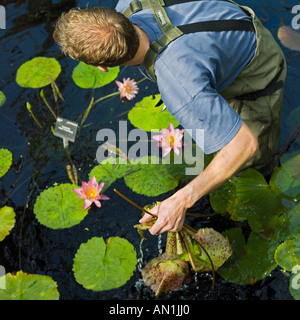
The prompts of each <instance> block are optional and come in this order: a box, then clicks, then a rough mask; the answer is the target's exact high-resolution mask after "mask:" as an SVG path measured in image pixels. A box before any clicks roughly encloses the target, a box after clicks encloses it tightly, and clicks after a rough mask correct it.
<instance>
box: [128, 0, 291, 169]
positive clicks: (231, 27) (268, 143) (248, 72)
mask: <svg viewBox="0 0 300 320" xmlns="http://www.w3.org/2000/svg"><path fill="white" fill-rule="evenodd" d="M189 1H190V0H140V1H138V0H134V1H132V2H131V4H130V6H129V7H128V8H127V9H126V10H125V11H124V13H123V14H124V15H125V16H126V17H127V18H128V17H130V16H131V15H132V14H134V13H136V12H139V11H140V10H143V9H146V8H151V10H152V13H153V15H154V17H155V20H156V22H157V23H158V26H159V27H160V29H161V31H162V36H161V37H160V38H159V39H157V40H154V41H152V42H151V44H150V48H149V50H148V52H147V54H146V56H145V60H144V64H145V66H146V68H147V70H148V72H149V74H150V75H151V77H152V78H153V79H154V80H156V77H155V71H154V65H155V59H156V57H157V56H158V55H159V54H160V53H161V52H162V51H163V50H164V49H166V47H167V46H168V44H169V43H170V42H172V41H174V40H176V39H177V38H178V37H180V36H182V35H183V34H187V33H194V32H208V31H213V32H218V31H255V32H256V41H257V48H256V51H255V54H254V57H253V58H252V60H251V61H250V62H249V63H248V65H247V66H246V67H245V68H244V69H243V70H242V72H241V73H240V74H239V75H238V77H237V78H236V79H235V80H234V81H233V83H231V84H230V85H229V86H228V87H226V88H225V89H224V90H222V91H221V92H219V93H220V94H221V95H222V96H223V97H224V99H225V100H226V101H227V102H228V103H229V104H230V106H231V107H232V108H233V109H234V110H235V111H236V112H237V113H238V114H239V115H240V116H241V117H242V119H243V120H244V122H245V123H246V124H247V126H248V127H249V128H250V130H251V131H252V133H253V134H254V135H255V137H256V138H257V140H258V143H259V147H260V149H259V152H258V154H257V155H256V156H255V158H254V159H252V160H251V161H250V162H248V163H247V164H245V166H244V168H246V167H250V166H251V167H253V168H255V169H258V170H261V171H262V172H263V173H265V174H268V173H269V172H268V171H269V170H270V167H271V164H272V162H273V157H274V156H275V155H276V153H278V151H279V145H280V126H281V109H282V100H283V86H284V80H285V77H286V63H285V58H284V55H283V53H282V51H281V49H280V47H279V46H278V44H277V43H276V41H275V40H274V38H273V36H272V34H271V33H270V32H269V31H268V30H267V29H266V28H265V27H264V26H263V25H262V24H261V22H260V21H259V19H258V18H257V17H256V15H255V13H254V12H253V10H252V9H250V8H248V7H246V6H241V5H239V4H237V3H235V2H233V1H231V0H222V1H227V2H231V3H234V4H235V5H237V6H239V7H240V8H241V9H242V10H243V11H244V12H245V13H247V14H248V15H249V16H251V17H252V22H251V21H246V20H218V21H204V22H199V23H192V24H187V25H183V26H176V27H173V26H172V23H171V21H170V20H169V18H168V16H167V14H166V12H165V10H164V7H165V6H171V5H174V4H180V3H183V2H189ZM199 1H201V0H199Z"/></svg>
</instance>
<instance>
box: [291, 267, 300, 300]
mask: <svg viewBox="0 0 300 320" xmlns="http://www.w3.org/2000/svg"><path fill="white" fill-rule="evenodd" d="M299 289H300V266H297V267H296V268H295V272H294V274H293V275H292V276H291V278H290V286H289V290H290V293H291V295H292V296H293V298H294V299H295V300H300V290H299Z"/></svg>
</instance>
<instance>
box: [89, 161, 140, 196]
mask: <svg viewBox="0 0 300 320" xmlns="http://www.w3.org/2000/svg"><path fill="white" fill-rule="evenodd" d="M114 162H115V163H114ZM133 170H134V167H133V165H132V164H131V163H130V162H127V161H126V160H125V159H123V158H118V157H117V158H108V159H106V160H103V161H102V162H101V164H99V165H98V166H96V167H94V168H93V169H92V170H91V172H90V174H89V178H90V179H91V178H92V177H93V176H95V177H96V180H97V181H98V182H100V181H101V182H104V187H103V191H104V190H106V189H107V188H108V187H109V186H110V185H111V184H112V183H113V182H115V181H116V180H117V179H119V178H122V177H124V176H125V175H126V174H128V173H130V172H132V171H133Z"/></svg>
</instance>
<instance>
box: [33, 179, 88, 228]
mask: <svg viewBox="0 0 300 320" xmlns="http://www.w3.org/2000/svg"><path fill="white" fill-rule="evenodd" d="M74 188H78V186H76V185H74V184H68V183H65V184H60V185H57V186H54V187H51V188H49V189H46V190H44V191H43V192H42V193H41V194H40V195H39V196H38V198H37V200H36V203H35V205H34V213H35V215H36V218H37V219H38V221H39V222H40V223H41V224H43V225H45V226H47V227H49V228H52V229H61V228H70V227H72V226H74V225H76V224H78V223H80V222H81V221H82V220H83V219H84V217H85V216H86V215H87V213H88V210H84V209H83V202H84V200H83V199H80V198H78V197H77V196H76V193H75V192H74V191H73V189H74Z"/></svg>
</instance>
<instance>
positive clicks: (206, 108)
mask: <svg viewBox="0 0 300 320" xmlns="http://www.w3.org/2000/svg"><path fill="white" fill-rule="evenodd" d="M130 2H131V0H120V1H119V2H118V4H117V6H116V10H117V11H119V12H123V11H124V10H125V9H126V8H127V7H128V6H129V4H130ZM165 10H166V13H167V15H168V17H169V19H170V21H171V23H172V25H173V26H179V25H184V24H189V23H193V22H200V21H209V20H225V19H226V20H227V19H244V20H250V19H251V18H250V17H249V16H247V15H246V14H245V13H244V12H243V10H241V9H240V8H239V7H238V6H236V5H234V4H232V3H229V2H225V1H215V0H206V1H193V2H187V3H183V4H177V5H173V6H170V7H166V8H165ZM129 19H130V21H131V22H133V23H135V24H136V25H138V26H139V27H140V28H141V29H143V30H144V31H145V32H146V34H147V36H148V38H149V41H150V42H151V41H153V40H156V39H157V38H159V37H160V36H161V31H160V28H159V26H158V24H157V22H156V20H155V18H154V16H153V14H152V11H151V9H144V10H142V11H140V12H137V13H135V14H134V15H132V16H131V17H130V18H129ZM255 50H256V36H255V32H252V31H222V32H198V33H192V34H184V35H182V36H181V37H180V38H178V39H176V40H175V41H173V42H172V43H170V44H169V45H168V47H167V48H166V49H165V50H164V51H163V52H162V53H161V54H159V56H158V57H157V59H156V62H155V74H156V77H157V84H158V88H159V91H160V94H161V98H162V100H163V102H164V103H165V105H166V106H167V109H168V111H169V112H170V113H171V114H173V115H174V116H175V117H176V119H177V120H178V121H179V123H180V124H181V125H182V127H183V128H186V129H191V130H192V133H193V138H194V139H195V138H196V129H204V150H203V151H204V153H206V154H210V153H213V152H216V151H218V150H220V149H222V148H223V147H224V146H226V145H227V144H228V143H229V142H230V141H231V140H232V139H233V138H234V136H235V135H236V134H237V132H238V131H239V129H240V127H241V125H242V122H243V120H242V118H241V117H240V116H239V115H238V114H237V113H236V112H235V111H234V110H233V109H232V108H231V106H230V105H229V104H228V103H227V102H226V100H225V99H224V98H223V97H222V96H221V95H220V94H218V92H219V91H221V90H222V89H224V88H225V87H227V86H228V85H229V84H231V83H232V82H233V80H234V79H235V78H236V77H237V76H238V74H239V73H240V72H241V71H242V69H243V68H244V67H245V66H246V65H247V64H248V63H249V61H250V60H251V58H252V57H253V55H254V53H255ZM195 140H196V139H195Z"/></svg>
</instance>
